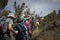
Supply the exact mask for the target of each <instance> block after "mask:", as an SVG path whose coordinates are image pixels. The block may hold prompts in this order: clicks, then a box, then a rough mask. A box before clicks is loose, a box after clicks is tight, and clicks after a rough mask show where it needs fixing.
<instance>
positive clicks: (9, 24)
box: [6, 13, 18, 40]
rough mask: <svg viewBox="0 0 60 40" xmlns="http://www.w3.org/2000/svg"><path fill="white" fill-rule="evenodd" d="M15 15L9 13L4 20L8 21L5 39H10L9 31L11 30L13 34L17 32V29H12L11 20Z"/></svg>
mask: <svg viewBox="0 0 60 40" xmlns="http://www.w3.org/2000/svg"><path fill="white" fill-rule="evenodd" d="M14 18H15V15H14V13H9V15H8V18H7V20H6V22H7V23H8V27H7V28H8V29H7V37H8V39H7V40H11V36H10V31H12V32H13V33H15V34H18V31H17V30H14V29H13V27H12V25H13V21H14Z"/></svg>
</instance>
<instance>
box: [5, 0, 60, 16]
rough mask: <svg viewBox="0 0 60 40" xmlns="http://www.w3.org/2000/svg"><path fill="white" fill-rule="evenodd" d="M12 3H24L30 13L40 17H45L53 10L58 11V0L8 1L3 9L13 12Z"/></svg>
mask: <svg viewBox="0 0 60 40" xmlns="http://www.w3.org/2000/svg"><path fill="white" fill-rule="evenodd" d="M14 1H16V2H17V5H18V4H20V5H21V4H22V3H23V2H25V3H26V5H27V6H28V7H30V9H31V12H32V11H34V10H35V11H36V14H39V15H40V16H41V17H42V16H45V15H47V14H48V13H50V12H51V11H53V10H59V9H60V0H9V2H8V5H7V6H6V8H5V9H8V10H11V11H12V12H14V9H13V7H12V6H13V3H14Z"/></svg>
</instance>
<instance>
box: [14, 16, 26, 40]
mask: <svg viewBox="0 0 60 40" xmlns="http://www.w3.org/2000/svg"><path fill="white" fill-rule="evenodd" d="M23 20H24V15H21V16H20V17H18V19H17V24H16V26H15V27H14V29H15V30H18V34H17V35H16V36H15V38H16V40H27V28H26V26H25V25H24V23H23Z"/></svg>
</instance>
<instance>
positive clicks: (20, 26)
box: [14, 23, 26, 33]
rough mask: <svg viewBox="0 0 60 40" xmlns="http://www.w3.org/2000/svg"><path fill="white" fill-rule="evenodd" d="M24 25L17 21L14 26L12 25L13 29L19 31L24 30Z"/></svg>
mask: <svg viewBox="0 0 60 40" xmlns="http://www.w3.org/2000/svg"><path fill="white" fill-rule="evenodd" d="M25 27H26V26H25V25H24V24H22V23H17V24H16V26H15V27H14V29H15V30H18V32H19V33H23V32H25V31H26V28H25Z"/></svg>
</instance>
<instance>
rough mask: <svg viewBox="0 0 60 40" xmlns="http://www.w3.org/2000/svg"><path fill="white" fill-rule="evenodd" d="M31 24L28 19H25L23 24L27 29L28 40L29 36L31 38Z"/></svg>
mask: <svg viewBox="0 0 60 40" xmlns="http://www.w3.org/2000/svg"><path fill="white" fill-rule="evenodd" d="M31 23H32V20H31V19H30V17H28V18H25V20H24V24H25V25H26V27H27V29H28V33H29V40H31V36H32V27H31Z"/></svg>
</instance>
